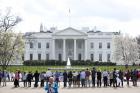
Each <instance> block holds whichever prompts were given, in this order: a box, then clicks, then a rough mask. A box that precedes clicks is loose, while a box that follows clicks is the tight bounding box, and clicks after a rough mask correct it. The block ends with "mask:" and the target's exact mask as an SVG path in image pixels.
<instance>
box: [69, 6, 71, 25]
mask: <svg viewBox="0 0 140 93" xmlns="http://www.w3.org/2000/svg"><path fill="white" fill-rule="evenodd" d="M70 26H71V10H70V8H69V27H70Z"/></svg>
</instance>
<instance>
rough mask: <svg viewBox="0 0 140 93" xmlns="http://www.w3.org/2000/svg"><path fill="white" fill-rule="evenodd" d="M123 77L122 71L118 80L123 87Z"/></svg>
mask: <svg viewBox="0 0 140 93" xmlns="http://www.w3.org/2000/svg"><path fill="white" fill-rule="evenodd" d="M123 77H124V73H123V71H121V70H120V71H119V79H120V80H121V86H122V87H123V80H124V79H123Z"/></svg>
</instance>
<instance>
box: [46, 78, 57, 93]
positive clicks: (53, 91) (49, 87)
mask: <svg viewBox="0 0 140 93" xmlns="http://www.w3.org/2000/svg"><path fill="white" fill-rule="evenodd" d="M45 90H46V91H47V93H58V83H56V82H54V78H53V77H50V78H49V82H48V83H46V86H45Z"/></svg>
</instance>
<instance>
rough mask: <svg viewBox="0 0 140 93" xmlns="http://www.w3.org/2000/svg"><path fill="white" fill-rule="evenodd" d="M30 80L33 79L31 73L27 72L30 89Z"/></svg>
mask: <svg viewBox="0 0 140 93" xmlns="http://www.w3.org/2000/svg"><path fill="white" fill-rule="evenodd" d="M32 79H33V75H32V73H31V72H29V73H28V75H27V81H28V87H31V81H32Z"/></svg>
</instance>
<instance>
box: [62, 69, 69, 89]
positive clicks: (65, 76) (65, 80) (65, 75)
mask: <svg viewBox="0 0 140 93" xmlns="http://www.w3.org/2000/svg"><path fill="white" fill-rule="evenodd" d="M67 77H68V75H67V72H66V70H65V71H64V73H63V82H64V87H67Z"/></svg>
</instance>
